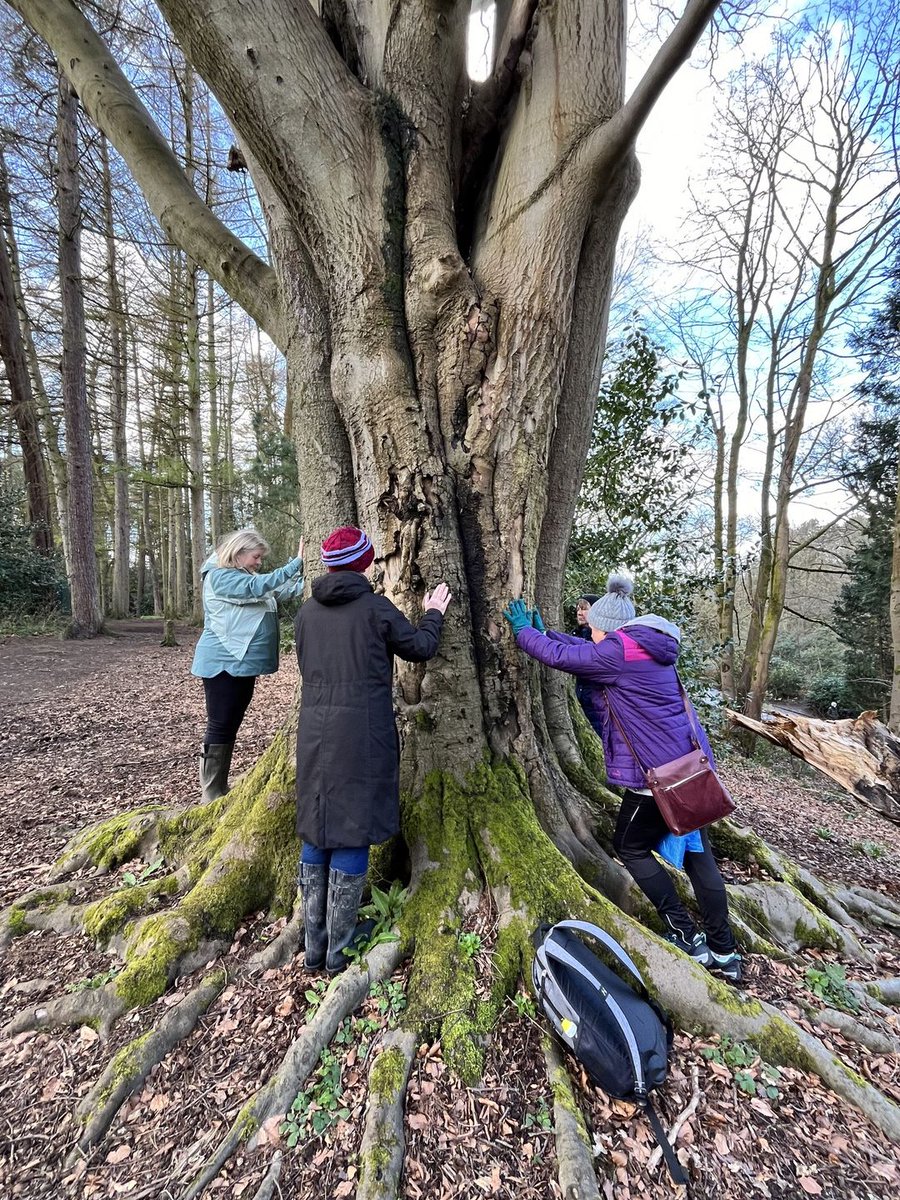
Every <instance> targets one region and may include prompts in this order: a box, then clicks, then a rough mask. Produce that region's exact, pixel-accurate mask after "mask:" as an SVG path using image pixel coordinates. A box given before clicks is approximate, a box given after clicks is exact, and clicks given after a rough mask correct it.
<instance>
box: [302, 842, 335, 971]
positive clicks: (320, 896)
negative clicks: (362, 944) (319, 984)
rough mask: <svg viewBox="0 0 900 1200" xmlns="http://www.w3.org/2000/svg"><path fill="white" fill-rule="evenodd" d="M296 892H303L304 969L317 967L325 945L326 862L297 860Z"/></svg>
mask: <svg viewBox="0 0 900 1200" xmlns="http://www.w3.org/2000/svg"><path fill="white" fill-rule="evenodd" d="M300 892H301V894H302V896H303V932H304V942H305V946H306V953H305V957H304V962H305V965H306V969H307V970H308V971H321V970H322V968H323V967H324V966H325V951H326V950H327V949H328V929H327V928H326V925H325V913H326V911H327V907H328V864H327V863H301V864H300Z"/></svg>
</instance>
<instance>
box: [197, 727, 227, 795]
mask: <svg viewBox="0 0 900 1200" xmlns="http://www.w3.org/2000/svg"><path fill="white" fill-rule="evenodd" d="M233 753H234V742H226V743H223V744H222V745H219V746H208V745H206V743H204V745H203V749H202V750H201V752H200V787H201V789H202V792H203V801H204V803H206V802H207V801H209V800H218V798H219V797H220V796H224V795H225V793H226V792H227V791H228V772H229V770H230V769H231V756H232V754H233Z"/></svg>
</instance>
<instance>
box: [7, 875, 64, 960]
mask: <svg viewBox="0 0 900 1200" xmlns="http://www.w3.org/2000/svg"><path fill="white" fill-rule="evenodd" d="M74 892H75V889H74V887H73V886H72V885H71V884H68V883H55V884H53V883H51V884H46V885H45V886H44V887H41V888H35V889H34V890H33V891H30V892H26V893H25V894H24V895H23V896H20V897H19V898H18V900H17V901H16V902H15V904H12V905H10V906H9V908H5V909H4V910H3V911H2V912H0V950H2V949H5V947H6V946H8V945H9V943H10V942H11V941H12V940H13V939H14V938H17V937H22V936H23V935H24V934H26V933H30V932H31V931H32V930H34V929H46V930H50V931H52V932H53V933H74V932H77V931H79V930H80V929H81V919H82V917H83V915H84V908H85V906H84V905H79V904H69V900H70V899H71V897H72V895H73V894H74Z"/></svg>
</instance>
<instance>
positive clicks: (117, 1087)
mask: <svg viewBox="0 0 900 1200" xmlns="http://www.w3.org/2000/svg"><path fill="white" fill-rule="evenodd" d="M226 979H227V976H226V974H225V971H224V970H222V969H219V970H217V971H212V972H210V974H209V975H206V976H205V977H204V978H203V980H202V981H201V982H200V983H199V984H198V985H197V986H196V987H195V988H193V989H192V990H191V991H190V992H189V993H188V994H187V996H185V998H184V999H183V1000H182V1001H181V1003H180V1004H179V1005H178V1006H177V1007H176V1008H173V1009H170V1010H169V1011H168V1012H167V1013H166V1015H165V1016H164V1017H163V1019H162V1020H161V1021H160V1022H159V1024H158V1025H157V1026H156V1027H155V1028H154V1029H152V1030H150V1031H149V1032H148V1033H145V1034H144V1035H143V1036H142V1037H139V1038H136V1039H135V1040H134V1041H133V1042H129V1043H128V1045H127V1046H125V1047H124V1048H123V1049H121V1050H120V1051H119V1052H118V1054H116V1055H114V1056H113V1057H112V1058H111V1059H110V1061H109V1063H108V1064H107V1066H106V1070H105V1071H104V1072H103V1074H102V1075H101V1076H100V1078H99V1079H98V1080H97V1082H96V1083H95V1084H94V1086H93V1087H92V1088H91V1090H90V1092H89V1093H88V1094H87V1096H85V1098H84V1099H83V1100H82V1101H81V1102H80V1103H79V1105H78V1107H77V1108H76V1110H75V1115H76V1117H78V1119H79V1120H81V1121H83V1122H84V1128H83V1129H82V1131H81V1134H80V1136H79V1138H78V1142H77V1145H76V1147H75V1149H73V1150H72V1151H71V1153H70V1154H69V1157H68V1159H67V1166H72V1164H73V1163H74V1162H75V1160H77V1158H78V1157H79V1155H80V1154H85V1153H87V1151H88V1150H89V1149H90V1148H91V1146H93V1145H95V1144H96V1143H97V1142H99V1141H100V1139H101V1138H102V1137H103V1136H104V1135H105V1133H106V1131H107V1130H108V1129H109V1127H110V1125H111V1124H112V1122H113V1120H114V1119H115V1116H116V1113H117V1112H118V1111H119V1109H120V1108H121V1107H122V1105H123V1104H124V1102H125V1101H126V1100H127V1099H128V1097H129V1096H130V1095H132V1093H133V1092H136V1091H137V1089H138V1088H139V1087H141V1085H142V1084H143V1082H144V1080H145V1079H146V1078H147V1076H148V1075H149V1074H150V1072H151V1071H152V1069H153V1068H154V1067H155V1066H156V1064H157V1063H160V1062H162V1060H163V1059H164V1058H165V1057H166V1055H167V1054H168V1053H169V1051H170V1050H172V1049H173V1048H174V1047H175V1046H177V1045H178V1044H179V1042H181V1041H182V1040H183V1039H184V1038H186V1037H187V1036H188V1034H190V1033H191V1032H193V1030H194V1028H195V1027H196V1024H197V1021H198V1020H199V1019H200V1017H201V1016H202V1015H203V1013H205V1012H206V1010H207V1009H208V1008H209V1006H210V1005H211V1004H212V1002H213V1001H214V1000H215V999H216V997H217V996H218V995H219V994H220V993H221V992H222V989H223V988H224V987H225V983H226Z"/></svg>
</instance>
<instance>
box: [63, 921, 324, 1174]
mask: <svg viewBox="0 0 900 1200" xmlns="http://www.w3.org/2000/svg"><path fill="white" fill-rule="evenodd" d="M302 931H303V915H302V910H301V909H300V908H299V906H297V907H296V908H295V911H294V913H293V914H292V916H291V919H290V920H289V921H288V923H287V924H286V925H285V927H284V929H283V930H282V931H281V933H280V934H279V935H278V937H276V938H275V939H273V941H272V942H271V943H270V944H269V945H268V946H264V947H263V948H262V949H261V950H258V951H257V952H256V954H254V955H253V957H252V958H251V959H250V960H249V962H248V963H247V964H246V965H245V966H244V967H242V968H241V969H240V970H239V971H238V972H237V974H236V976H235V980H240V979H242V978H244V977H246V976H251V975H255V974H258V973H260V972H262V971H268V970H270V969H271V968H273V967H278V966H281V965H283V964H284V963H285V962H287V961H288V959H290V958H291V957H292V956H293V955H294V953H295V952H296V950H297V946H298V945H299V942H300V940H301V937H302ZM227 979H228V976H227V974H226V972H225V970H224V968H218V969H217V970H215V971H211V972H209V974H207V975H205V976H204V977H203V979H202V980H201V981H200V983H198V984H197V985H196V987H194V988H193V989H192V990H191V991H190V992H189V993H188V995H187V996H185V998H184V999H183V1000H182V1001H181V1003H180V1004H179V1005H178V1006H177V1007H176V1008H174V1009H171V1010H169V1011H168V1012H167V1013H166V1014H165V1016H164V1017H163V1018H162V1020H161V1021H160V1022H159V1023H158V1024H157V1025H156V1026H155V1027H154V1028H153V1029H151V1030H150V1031H149V1032H148V1033H145V1034H143V1035H142V1036H141V1037H139V1038H136V1039H135V1040H134V1041H132V1042H129V1043H128V1045H127V1046H125V1047H124V1048H123V1049H122V1050H120V1051H119V1053H118V1054H116V1055H115V1056H114V1057H113V1058H112V1059H111V1060H110V1062H109V1063H108V1064H107V1067H106V1070H105V1071H104V1072H103V1074H102V1075H101V1076H100V1078H99V1079H98V1080H97V1082H96V1083H95V1084H94V1086H93V1087H92V1088H91V1090H90V1092H89V1093H88V1095H87V1096H85V1098H84V1099H83V1100H82V1101H81V1102H80V1103H79V1105H78V1107H77V1108H76V1110H75V1115H76V1117H77V1118H78V1119H79V1120H80V1121H83V1122H84V1128H83V1130H82V1132H81V1135H80V1136H79V1138H78V1142H77V1147H76V1148H75V1149H73V1151H72V1152H71V1154H70V1155H69V1158H68V1160H67V1161H68V1165H71V1164H72V1163H73V1161H74V1160H75V1159H76V1158H77V1157H78V1155H79V1153H86V1152H87V1151H88V1150H89V1149H90V1148H91V1146H93V1145H95V1144H96V1143H97V1142H99V1141H100V1140H101V1138H103V1137H104V1135H105V1134H106V1131H107V1130H108V1129H109V1127H110V1125H111V1124H112V1122H113V1120H114V1119H115V1116H116V1113H117V1112H118V1111H119V1109H120V1108H121V1107H122V1105H123V1104H124V1102H125V1101H126V1100H127V1099H128V1097H129V1096H131V1095H132V1094H133V1093H134V1092H136V1091H137V1090H138V1089H139V1088H140V1087H141V1086H142V1084H143V1082H144V1080H145V1079H146V1077H147V1076H148V1075H149V1073H150V1071H151V1070H152V1069H153V1068H154V1067H155V1066H156V1065H157V1064H158V1063H160V1062H162V1060H163V1059H164V1058H165V1057H166V1056H167V1055H168V1054H169V1053H170V1052H171V1051H172V1050H173V1049H174V1048H175V1047H176V1046H177V1045H178V1044H179V1043H180V1042H182V1041H183V1040H184V1039H185V1038H186V1037H188V1036H189V1035H190V1034H191V1033H192V1032H193V1031H194V1029H195V1028H196V1025H197V1021H198V1020H199V1019H200V1017H202V1016H203V1014H204V1013H205V1012H206V1011H207V1010H208V1009H209V1007H210V1006H211V1005H212V1004H213V1002H214V1001H215V1000H216V998H217V997H218V996H219V995H220V994H221V992H222V990H223V988H224V987H225V984H226V982H227ZM273 1187H274V1183H273Z"/></svg>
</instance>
